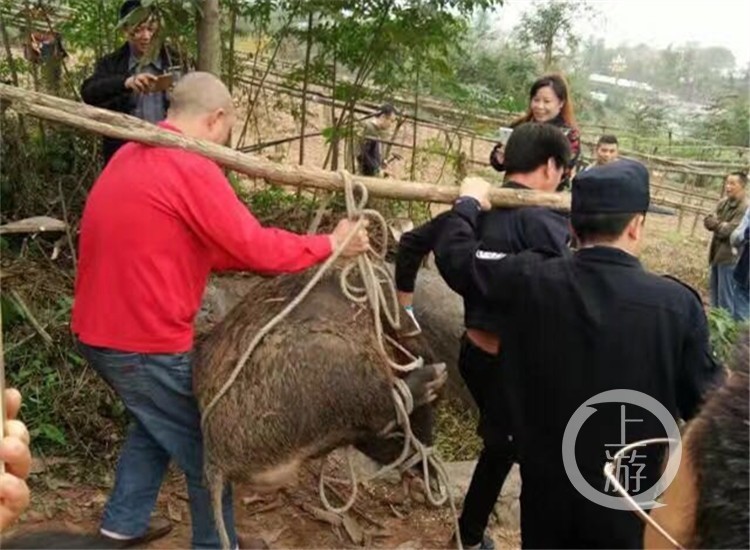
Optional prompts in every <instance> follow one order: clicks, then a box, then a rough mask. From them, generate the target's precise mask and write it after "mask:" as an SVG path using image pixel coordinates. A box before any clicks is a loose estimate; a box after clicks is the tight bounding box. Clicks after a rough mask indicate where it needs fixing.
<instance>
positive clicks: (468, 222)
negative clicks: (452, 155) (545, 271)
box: [435, 178, 554, 303]
mask: <svg viewBox="0 0 750 550" xmlns="http://www.w3.org/2000/svg"><path fill="white" fill-rule="evenodd" d="M489 188H490V187H489V183H487V182H486V181H484V180H482V179H480V178H467V179H466V180H464V182H463V184H462V185H461V191H460V197H459V199H458V200H457V201H456V204H455V205H454V207H453V210H451V211H450V212H449V213H448V214H447V215H446V217H445V220H444V221H443V222H442V224H441V228H440V235H439V237H438V239H437V244H436V246H435V260H436V263H437V266H438V269H439V270H440V274H441V275H442V276H443V279H445V282H446V283H448V286H450V287H451V288H452V289H453V290H454V291H455V292H457V293H458V294H461V295H462V296H463V297H464V298H474V299H480V300H490V301H494V302H504V303H509V302H512V301H513V300H514V299H515V298H517V297H519V296H521V295H522V292H519V289H520V287H521V285H523V282H524V280H525V276H526V274H527V273H528V272H529V271H530V270H533V269H534V267H535V266H537V265H538V264H539V263H540V262H542V261H544V260H545V259H546V258H547V257H549V256H550V255H554V254H551V253H550V251H540V252H535V251H527V252H523V253H521V254H507V253H503V252H497V251H493V250H489V249H487V248H485V247H484V246H483V244H482V240H481V236H480V235H479V234H478V219H479V215H480V213H481V211H482V210H488V209H489V208H490V202H489Z"/></svg>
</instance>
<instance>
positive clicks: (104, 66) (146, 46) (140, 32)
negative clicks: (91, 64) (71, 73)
mask: <svg viewBox="0 0 750 550" xmlns="http://www.w3.org/2000/svg"><path fill="white" fill-rule="evenodd" d="M119 26H120V27H122V28H123V30H124V31H125V34H126V36H127V42H126V43H125V44H123V45H122V46H121V47H120V48H118V49H117V50H115V51H114V52H112V53H109V54H107V55H105V56H104V57H102V58H101V59H100V60H99V61H97V63H96V68H95V69H94V74H93V75H92V76H90V77H89V78H87V79H86V80H85V81H84V83H83V86H81V97H82V98H83V101H85V102H86V103H88V104H89V105H94V106H95V107H102V108H104V109H110V110H112V111H117V112H120V113H125V114H128V115H133V116H136V117H138V118H140V119H142V120H146V121H148V122H154V123H156V122H159V121H161V120H164V118H165V116H166V113H167V108H168V107H169V103H168V99H167V89H168V88H169V87H170V86H171V84H173V82H174V70H173V67H175V66H181V69H180V70H181V71H182V72H185V70H186V68H185V67H184V66H183V62H182V61H181V60H180V59H179V57H178V55H177V54H176V53H175V52H174V51H172V50H171V49H169V48H168V47H166V46H161V48H160V49H159V51H158V53H157V52H155V51H153V50H154V48H155V47H157V46H158V42H157V41H156V35H157V33H158V31H159V20H158V18H157V17H156V15H155V14H154V13H153V12H152V11H151V10H150V9H148V8H145V7H143V6H142V5H141V0H126V1H125V2H124V3H123V4H122V6H121V7H120V23H119ZM122 144H123V142H122V141H121V140H119V139H114V138H110V137H104V138H103V145H102V152H103V155H104V163H105V164H106V163H107V162H109V159H110V158H112V155H114V154H115V152H116V151H117V150H118V149H119V148H120V147H121V146H122Z"/></svg>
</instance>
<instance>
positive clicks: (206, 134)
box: [167, 72, 235, 145]
mask: <svg viewBox="0 0 750 550" xmlns="http://www.w3.org/2000/svg"><path fill="white" fill-rule="evenodd" d="M169 100H170V103H169V112H168V113H167V122H169V123H170V124H172V125H173V126H176V127H177V128H178V129H179V130H180V131H182V133H183V134H185V135H187V136H190V137H194V138H198V139H205V140H208V141H213V142H214V143H220V144H222V145H225V144H227V143H228V142H229V137H230V135H231V133H232V126H233V125H234V123H235V113H234V103H233V102H232V95H231V94H230V93H229V90H227V87H226V86H224V83H223V82H222V81H221V80H219V79H218V78H217V77H215V76H214V75H212V74H211V73H204V72H194V73H188V74H186V75H185V76H183V77H182V78H181V79H180V80H179V81H178V82H177V84H176V85H175V87H174V88H173V90H172V93H171V94H170V97H169Z"/></svg>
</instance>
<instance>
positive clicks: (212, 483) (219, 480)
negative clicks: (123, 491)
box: [205, 464, 231, 550]
mask: <svg viewBox="0 0 750 550" xmlns="http://www.w3.org/2000/svg"><path fill="white" fill-rule="evenodd" d="M205 475H206V487H207V488H208V491H209V493H210V494H211V504H212V508H213V513H214V523H215V524H216V530H217V531H218V532H219V540H220V541H221V547H222V548H223V550H230V548H231V546H230V542H229V534H228V533H227V526H226V524H225V523H224V507H223V506H222V497H223V496H224V474H223V473H222V472H221V470H219V469H218V468H216V467H215V466H212V465H210V464H206V467H205Z"/></svg>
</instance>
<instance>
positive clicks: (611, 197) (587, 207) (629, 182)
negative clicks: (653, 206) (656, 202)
mask: <svg viewBox="0 0 750 550" xmlns="http://www.w3.org/2000/svg"><path fill="white" fill-rule="evenodd" d="M572 194H573V196H572V200H571V208H570V210H571V212H572V213H573V214H630V213H637V212H646V211H648V209H649V204H650V201H651V194H650V192H649V174H648V169H647V168H646V167H645V166H644V165H643V164H641V163H640V162H637V161H635V160H631V159H619V160H616V161H614V162H610V163H608V164H605V165H603V166H596V167H594V168H589V169H588V170H584V171H583V172H581V173H580V174H578V175H577V176H576V177H575V178H573V187H572Z"/></svg>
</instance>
